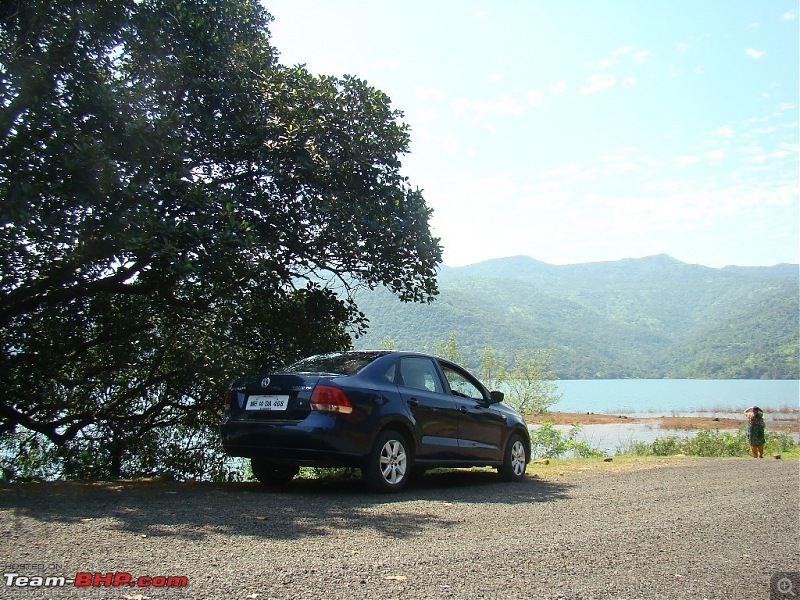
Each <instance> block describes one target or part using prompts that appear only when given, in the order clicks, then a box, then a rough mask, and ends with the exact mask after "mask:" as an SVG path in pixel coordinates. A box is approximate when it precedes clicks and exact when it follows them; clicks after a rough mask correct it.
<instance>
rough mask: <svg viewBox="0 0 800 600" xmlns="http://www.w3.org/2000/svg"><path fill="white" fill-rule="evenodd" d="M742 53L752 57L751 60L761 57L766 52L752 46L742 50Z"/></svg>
mask: <svg viewBox="0 0 800 600" xmlns="http://www.w3.org/2000/svg"><path fill="white" fill-rule="evenodd" d="M744 53H745V54H746V55H747V56H749V57H750V58H752V59H753V60H759V59H761V58H763V56H764V55H765V54H766V52H765V51H763V50H756V49H754V48H748V49H747V50H745V51H744Z"/></svg>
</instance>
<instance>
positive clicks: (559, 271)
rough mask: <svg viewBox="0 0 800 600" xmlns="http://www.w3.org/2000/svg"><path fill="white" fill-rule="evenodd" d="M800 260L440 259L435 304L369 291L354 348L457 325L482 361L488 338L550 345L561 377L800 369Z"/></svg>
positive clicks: (460, 340)
mask: <svg viewBox="0 0 800 600" xmlns="http://www.w3.org/2000/svg"><path fill="white" fill-rule="evenodd" d="M799 275H800V267H799V266H798V265H794V264H780V265H776V266H773V267H737V266H731V267H724V268H720V269H717V268H711V267H705V266H701V265H691V264H686V263H683V262H681V261H679V260H676V259H674V258H672V257H670V256H667V255H658V256H650V257H645V258H639V259H625V260H619V261H613V262H597V263H585V264H575V265H552V264H548V263H544V262H540V261H537V260H534V259H533V258H530V257H525V256H516V257H510V258H501V259H493V260H488V261H485V262H481V263H477V264H474V265H469V266H464V267H447V266H442V267H441V268H440V271H439V276H438V283H439V290H440V293H439V295H438V296H437V298H436V300H435V301H434V302H432V303H430V304H407V303H402V302H400V301H399V300H397V298H396V297H395V296H393V295H392V294H391V293H390V292H388V291H387V290H385V289H382V288H379V289H376V290H372V291H361V292H359V294H358V296H357V297H356V301H357V303H358V306H359V308H360V310H361V311H362V312H364V314H365V315H366V316H367V318H368V319H369V321H370V327H369V330H368V332H367V333H366V334H365V335H363V336H361V337H359V338H357V339H356V340H355V342H354V345H355V347H356V348H357V349H361V348H376V347H379V346H381V345H386V344H387V343H389V341H391V344H392V345H393V347H395V348H398V349H406V350H419V351H429V352H430V351H434V350H435V349H436V348H437V346H439V347H440V346H441V345H442V344H443V343H444V342H446V341H447V339H448V338H449V337H450V335H451V334H452V333H455V336H456V340H457V344H458V349H459V351H460V354H461V357H462V362H464V363H465V364H466V366H468V367H470V368H472V369H477V367H478V366H479V365H480V361H481V358H480V357H481V353H482V352H483V350H484V349H485V348H491V349H492V350H493V351H494V352H495V355H496V356H497V357H498V358H499V359H500V362H501V363H502V362H503V361H509V360H510V357H511V356H512V353H513V351H514V350H520V349H552V350H553V353H552V357H551V363H550V366H551V368H552V369H553V370H554V372H555V374H556V376H557V377H558V378H559V379H592V378H603V379H616V378H733V379H737V378H742V379H748V378H764V379H798V376H799V371H800V368H799V367H798V337H800V334H799V332H800V324H799V323H798V315H800V306H799V304H800V287H799V286H800V284H799Z"/></svg>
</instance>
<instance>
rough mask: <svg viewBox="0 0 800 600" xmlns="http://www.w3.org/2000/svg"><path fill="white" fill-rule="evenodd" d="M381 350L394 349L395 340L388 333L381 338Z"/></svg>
mask: <svg viewBox="0 0 800 600" xmlns="http://www.w3.org/2000/svg"><path fill="white" fill-rule="evenodd" d="M380 349H381V350H394V349H395V348H394V340H393V339H392V338H390V337H389V336H388V335H387V336H386V337H385V338H383V339H382V340H381V345H380Z"/></svg>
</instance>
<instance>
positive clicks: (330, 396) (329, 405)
mask: <svg viewBox="0 0 800 600" xmlns="http://www.w3.org/2000/svg"><path fill="white" fill-rule="evenodd" d="M309 405H310V406H311V410H318V411H322V412H337V413H342V414H345V415H349V414H350V413H351V412H353V405H352V404H350V400H348V398H347V394H345V393H344V391H342V390H341V389H339V388H337V387H333V386H331V385H318V386H317V387H315V388H314V392H313V393H312V394H311V400H310V402H309Z"/></svg>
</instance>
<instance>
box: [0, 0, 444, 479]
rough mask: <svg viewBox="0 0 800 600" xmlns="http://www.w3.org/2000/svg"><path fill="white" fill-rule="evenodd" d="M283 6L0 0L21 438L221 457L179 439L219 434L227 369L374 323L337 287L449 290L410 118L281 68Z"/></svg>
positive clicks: (153, 461)
mask: <svg viewBox="0 0 800 600" xmlns="http://www.w3.org/2000/svg"><path fill="white" fill-rule="evenodd" d="M270 20H271V17H270V15H269V14H268V13H267V12H266V11H265V10H264V8H263V7H262V6H261V4H260V3H259V2H257V1H255V0H214V1H212V0H180V1H179V0H118V1H116V2H96V1H92V0H25V1H22V0H19V1H15V0H9V1H4V2H2V3H0V363H1V364H2V367H0V369H2V371H0V433H5V434H6V436H7V437H6V440H13V444H14V445H15V446H14V447H15V448H17V449H19V448H21V447H24V446H25V444H26V443H28V442H30V443H31V444H32V443H33V441H32V440H33V438H31V437H29V436H28V437H26V436H27V433H26V431H27V432H37V433H38V434H40V435H41V436H42V437H41V438H39V439H37V442H36V443H37V444H39V446H41V442H42V441H43V439H46V440H49V442H51V443H53V444H54V445H55V450H54V451H55V452H56V453H57V454H58V456H57V460H59V461H61V462H62V464H63V465H64V468H63V471H64V472H72V473H74V474H76V475H80V474H85V473H86V472H87V469H89V467H88V466H87V465H90V464H91V465H99V467H96V469H95V467H92V469H95V470H99V471H100V472H110V473H112V474H120V473H124V472H127V471H130V470H133V471H137V472H141V471H148V470H153V469H157V468H159V465H162V466H163V464H164V463H165V461H167V462H168V461H169V460H173V458H174V457H175V456H177V455H178V454H180V453H181V452H183V453H184V454H186V453H189V454H191V455H192V456H193V457H194V458H192V459H191V460H190V461H189V462H192V461H194V463H193V464H200V463H203V464H206V463H208V462H213V460H211V459H209V457H208V448H207V445H206V446H204V445H203V444H200V443H197V444H195V445H194V446H191V443H190V442H187V441H186V440H192V439H194V438H193V435H194V433H196V432H198V431H202V430H204V428H205V430H208V431H213V426H214V424H215V423H216V421H217V419H218V418H219V413H218V410H219V409H218V405H219V403H220V400H219V399H220V397H221V394H222V390H223V389H224V386H225V383H226V382H227V380H228V379H229V378H230V377H232V376H233V375H235V374H239V373H241V372H242V371H248V370H261V369H265V368H269V367H271V366H274V365H275V364H276V363H282V362H286V361H288V360H292V359H294V358H296V357H298V356H300V355H302V354H305V353H308V352H313V351H318V350H330V349H335V348H343V347H346V346H348V345H349V344H350V335H349V333H348V331H351V330H354V331H355V332H356V333H358V332H360V331H363V327H364V326H365V322H364V320H363V315H361V314H360V313H359V312H358V310H357V308H356V306H355V304H354V303H353V302H352V300H348V297H349V296H348V295H345V300H341V299H340V298H339V296H337V295H336V294H334V293H333V291H331V290H330V289H328V286H326V285H325V284H324V282H326V281H335V282H337V283H338V284H339V285H340V286H342V287H343V288H344V289H345V290H352V289H353V288H354V287H358V286H367V287H375V286H379V285H385V286H387V287H388V288H389V289H391V290H392V291H393V292H394V293H395V294H396V295H398V296H399V297H400V298H401V299H403V300H406V301H430V300H431V299H432V298H433V296H434V295H435V294H436V291H437V290H436V282H435V274H436V268H437V265H438V263H439V262H440V260H441V248H440V246H439V242H438V240H437V239H436V238H434V237H432V235H431V233H430V229H429V223H428V221H429V217H430V210H429V209H428V208H427V206H426V204H425V200H424V198H423V196H422V194H421V193H420V192H419V190H416V189H413V188H412V187H411V186H410V185H409V183H408V181H407V180H406V179H405V178H404V177H403V176H402V175H401V174H400V167H401V163H400V159H399V157H400V156H401V155H402V154H404V153H406V152H407V151H408V144H409V134H408V129H407V127H406V126H405V125H403V124H402V123H401V122H400V118H401V116H402V115H401V113H400V112H399V111H397V110H395V109H393V108H392V107H391V103H390V100H389V98H388V97H387V96H386V95H385V94H383V93H382V92H380V91H379V90H376V89H374V88H372V87H370V86H369V85H367V83H366V82H364V81H362V80H360V79H357V78H355V77H349V76H348V77H343V78H335V77H324V76H323V77H315V76H312V75H311V74H310V73H309V72H308V71H306V70H305V69H304V68H303V67H287V66H284V65H281V64H279V63H278V60H277V57H278V53H277V51H276V50H275V49H274V48H273V47H272V46H271V45H270V42H269V29H268V25H269V22H270ZM176 431H180V435H177V437H176V435H175V432H176ZM176 440H177V441H176ZM182 440H183V441H182ZM39 446H37V448H38V447H39ZM37 452H38V450H37ZM87 452H89V455H87ZM192 453H193V454H192ZM134 456H135V458H134ZM182 456H183V455H182ZM169 457H173V458H169ZM175 460H177V459H175ZM181 460H183V459H181ZM204 468H205V467H203V466H200V467H198V468H197V470H200V471H202V470H203V469H204ZM70 469H72V471H70ZM126 469H127V471H126ZM89 470H91V469H89Z"/></svg>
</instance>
